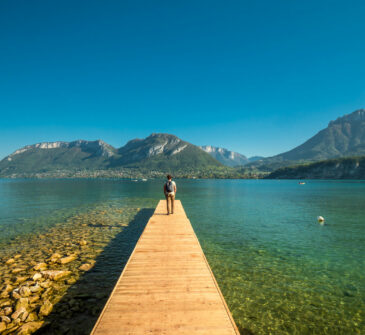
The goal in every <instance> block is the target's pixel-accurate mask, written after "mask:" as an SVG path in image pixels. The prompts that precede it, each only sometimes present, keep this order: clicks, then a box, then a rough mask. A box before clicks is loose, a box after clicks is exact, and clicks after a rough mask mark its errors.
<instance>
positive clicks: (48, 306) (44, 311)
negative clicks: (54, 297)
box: [39, 300, 53, 316]
mask: <svg viewBox="0 0 365 335" xmlns="http://www.w3.org/2000/svg"><path fill="white" fill-rule="evenodd" d="M52 309H53V304H52V303H51V302H50V301H49V300H45V301H44V303H43V305H42V306H41V308H40V310H39V315H41V316H47V315H49V314H50V313H51V312H52Z"/></svg>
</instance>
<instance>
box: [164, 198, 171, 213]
mask: <svg viewBox="0 0 365 335" xmlns="http://www.w3.org/2000/svg"><path fill="white" fill-rule="evenodd" d="M165 198H166V210H167V214H169V212H170V211H169V196H168V195H167V194H166V195H165Z"/></svg>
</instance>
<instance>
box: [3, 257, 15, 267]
mask: <svg viewBox="0 0 365 335" xmlns="http://www.w3.org/2000/svg"><path fill="white" fill-rule="evenodd" d="M14 263H15V259H14V258H10V259H8V260H7V261H6V262H5V264H7V265H11V264H14Z"/></svg>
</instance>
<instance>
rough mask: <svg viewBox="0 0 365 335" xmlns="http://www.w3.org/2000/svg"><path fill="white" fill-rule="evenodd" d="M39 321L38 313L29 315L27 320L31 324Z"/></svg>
mask: <svg viewBox="0 0 365 335" xmlns="http://www.w3.org/2000/svg"><path fill="white" fill-rule="evenodd" d="M37 320H38V316H37V313H34V312H32V313H29V315H28V317H27V319H26V320H25V321H26V322H31V321H37Z"/></svg>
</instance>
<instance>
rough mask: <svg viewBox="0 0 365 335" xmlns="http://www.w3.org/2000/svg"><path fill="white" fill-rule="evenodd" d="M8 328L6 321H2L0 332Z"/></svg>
mask: <svg viewBox="0 0 365 335" xmlns="http://www.w3.org/2000/svg"><path fill="white" fill-rule="evenodd" d="M5 329H6V323H5V322H0V333H1V332H3V331H4V330H5Z"/></svg>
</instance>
